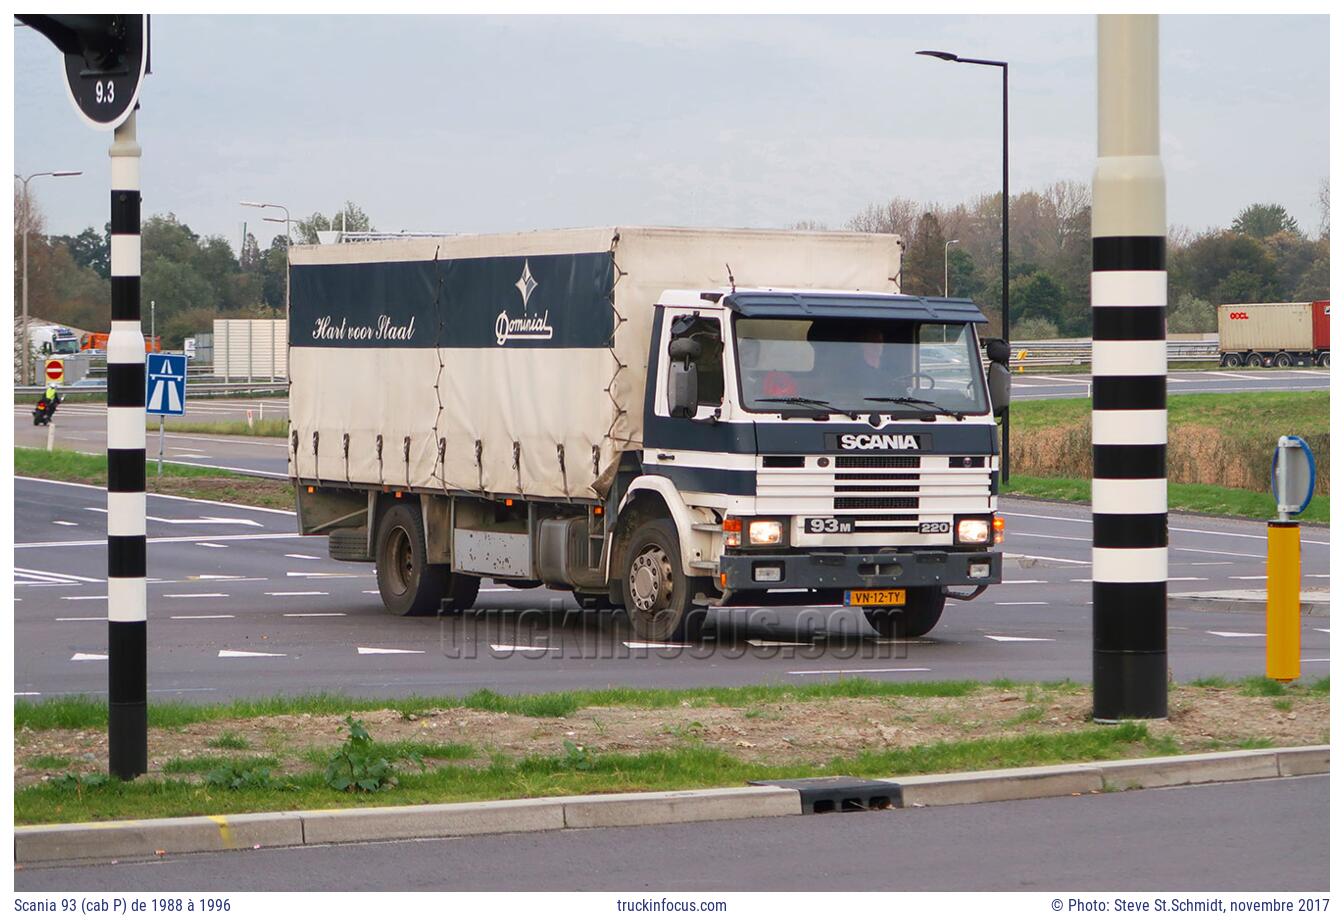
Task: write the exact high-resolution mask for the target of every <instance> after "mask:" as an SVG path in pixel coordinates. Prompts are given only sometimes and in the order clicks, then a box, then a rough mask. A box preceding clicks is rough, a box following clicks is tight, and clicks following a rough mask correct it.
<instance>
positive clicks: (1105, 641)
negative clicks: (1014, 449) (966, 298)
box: [1092, 15, 1167, 722]
mask: <svg viewBox="0 0 1344 920" xmlns="http://www.w3.org/2000/svg"><path fill="white" fill-rule="evenodd" d="M1157 31H1158V30H1157V17H1156V16H1135V15H1111V16H1098V17H1097V168H1096V172H1095V173H1094V174H1093V178H1092V700H1093V717H1094V718H1095V719H1096V720H1097V721H1098V722H1115V721H1119V720H1121V719H1143V718H1148V719H1162V718H1166V715H1167V376H1166V375H1167V316H1166V314H1167V272H1166V268H1167V260H1166V246H1167V214H1166V210H1167V209H1166V196H1167V192H1166V179H1165V177H1164V175H1163V170H1162V158H1161V154H1160V150H1159V137H1160V134H1159V119H1158V56H1157Z"/></svg>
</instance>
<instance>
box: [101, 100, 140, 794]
mask: <svg viewBox="0 0 1344 920" xmlns="http://www.w3.org/2000/svg"><path fill="white" fill-rule="evenodd" d="M135 118H136V116H135V113H134V112H132V113H131V116H130V117H129V118H128V119H126V121H125V122H123V123H122V125H121V126H120V127H118V128H117V129H116V131H115V133H114V135H113V140H112V146H111V147H110V148H109V149H108V155H109V156H110V157H111V158H112V247H111V248H112V252H111V269H112V271H111V275H112V327H111V332H110V334H109V335H108V337H107V694H108V695H107V699H108V715H107V750H108V755H107V759H108V772H109V773H111V774H112V775H113V776H117V777H120V778H121V779H132V778H134V777H136V776H139V775H140V774H142V773H144V772H145V770H146V768H147V766H148V763H147V760H148V744H149V742H148V729H147V724H146V713H145V697H146V692H145V691H146V684H147V681H146V661H145V642H146V636H145V625H146V609H145V608H146V597H145V339H144V334H143V332H142V331H141V328H140V145H139V144H138V143H136V139H135Z"/></svg>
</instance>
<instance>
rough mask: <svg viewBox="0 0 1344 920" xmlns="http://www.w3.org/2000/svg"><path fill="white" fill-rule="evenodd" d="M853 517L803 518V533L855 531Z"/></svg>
mask: <svg viewBox="0 0 1344 920" xmlns="http://www.w3.org/2000/svg"><path fill="white" fill-rule="evenodd" d="M853 532H854V519H853V518H838V517H810V518H803V533H853Z"/></svg>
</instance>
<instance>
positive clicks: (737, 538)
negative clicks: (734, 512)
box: [723, 517, 742, 546]
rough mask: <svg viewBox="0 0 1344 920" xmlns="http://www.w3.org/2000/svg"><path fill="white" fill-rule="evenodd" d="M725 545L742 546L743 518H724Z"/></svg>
mask: <svg viewBox="0 0 1344 920" xmlns="http://www.w3.org/2000/svg"><path fill="white" fill-rule="evenodd" d="M723 545H724V546H741V545H742V519H741V518H734V517H730V518H724V519H723Z"/></svg>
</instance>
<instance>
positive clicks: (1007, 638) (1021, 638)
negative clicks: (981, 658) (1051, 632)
mask: <svg viewBox="0 0 1344 920" xmlns="http://www.w3.org/2000/svg"><path fill="white" fill-rule="evenodd" d="M985 638H986V639H993V640H994V641H995V642H1054V641H1055V640H1054V639H1037V638H1035V637H1034V636H985Z"/></svg>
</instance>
